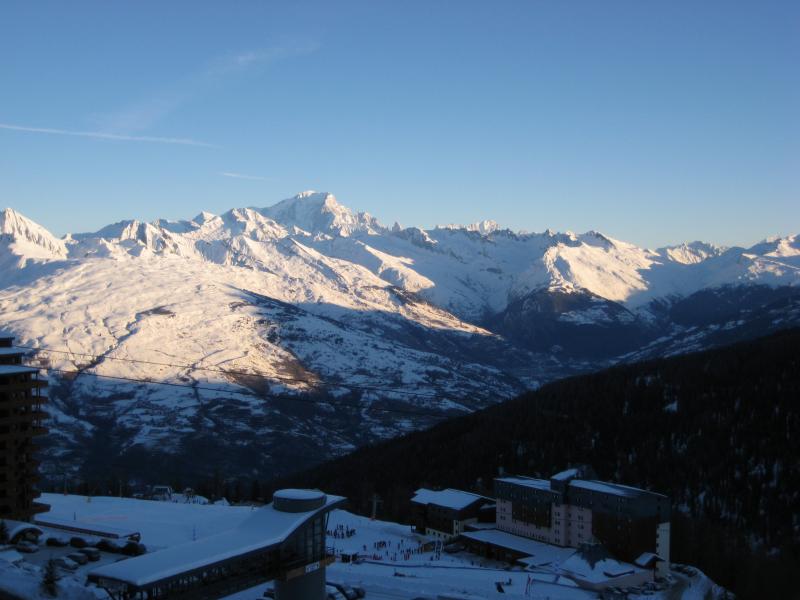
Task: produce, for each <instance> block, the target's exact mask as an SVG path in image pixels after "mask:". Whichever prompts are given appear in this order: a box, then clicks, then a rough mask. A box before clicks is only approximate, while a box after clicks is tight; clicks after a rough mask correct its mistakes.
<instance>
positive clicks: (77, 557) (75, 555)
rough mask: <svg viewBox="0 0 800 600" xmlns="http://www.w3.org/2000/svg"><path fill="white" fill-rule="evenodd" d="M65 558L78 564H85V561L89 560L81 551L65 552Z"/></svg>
mask: <svg viewBox="0 0 800 600" xmlns="http://www.w3.org/2000/svg"><path fill="white" fill-rule="evenodd" d="M67 558H68V559H70V560H71V561H74V562H76V563H78V564H79V565H85V564H86V563H88V562H89V557H88V556H86V555H85V554H82V553H81V552H72V553H70V554H67Z"/></svg>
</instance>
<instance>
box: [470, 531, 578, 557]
mask: <svg viewBox="0 0 800 600" xmlns="http://www.w3.org/2000/svg"><path fill="white" fill-rule="evenodd" d="M461 536H462V537H465V538H467V539H470V540H474V541H476V542H482V543H484V544H492V545H493V546H498V547H500V548H507V549H509V550H513V551H514V552H519V553H520V554H524V555H526V556H527V557H529V558H530V557H533V558H534V559H538V560H540V561H541V564H546V563H547V564H549V563H551V562H557V561H559V560H562V559H563V558H566V557H567V556H569V555H570V554H571V553H572V552H573V550H572V548H560V547H558V546H553V545H552V544H545V543H544V542H537V541H536V540H532V539H530V538H526V537H521V536H518V535H514V534H512V533H508V532H506V531H500V530H499V529H483V530H481V531H467V532H465V533H462V534H461Z"/></svg>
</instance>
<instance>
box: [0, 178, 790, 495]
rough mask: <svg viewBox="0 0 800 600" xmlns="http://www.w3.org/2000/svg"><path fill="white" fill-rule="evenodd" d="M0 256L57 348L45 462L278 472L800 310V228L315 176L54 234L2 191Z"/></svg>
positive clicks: (720, 339)
mask: <svg viewBox="0 0 800 600" xmlns="http://www.w3.org/2000/svg"><path fill="white" fill-rule="evenodd" d="M0 266H2V268H0V314H2V322H0V327H1V328H3V329H4V330H6V331H8V332H10V333H13V334H15V335H16V336H17V337H18V338H19V342H20V343H22V344H23V345H25V346H28V347H30V348H32V349H34V352H35V358H36V359H37V360H38V361H39V362H38V364H40V365H42V366H43V367H46V368H48V369H49V371H48V377H49V379H50V388H49V396H50V402H49V404H48V405H47V410H48V411H49V413H50V415H51V417H52V419H51V421H50V423H49V426H50V430H51V435H50V436H49V437H48V440H47V444H48V445H47V448H46V452H45V456H44V461H43V465H42V469H43V471H44V473H45V475H46V477H49V478H50V479H52V480H53V481H61V480H62V478H63V474H64V472H65V471H66V472H68V473H70V474H72V475H74V476H76V477H83V478H85V477H94V476H96V475H98V474H99V473H103V472H104V471H106V470H107V469H108V467H109V466H113V467H114V468H115V469H117V470H119V471H120V472H123V473H124V474H126V475H127V476H128V477H131V478H138V479H148V480H151V479H155V480H158V479H161V478H164V477H167V476H171V474H172V473H171V472H170V470H171V471H173V472H174V471H180V472H184V473H187V475H188V476H201V475H208V474H211V473H213V472H214V471H216V470H223V471H228V470H229V469H230V468H231V467H230V465H235V469H236V471H237V473H236V474H238V475H245V474H247V475H251V474H253V473H257V474H259V475H260V476H262V477H265V476H269V475H274V474H276V473H280V472H288V471H290V470H294V469H297V468H302V467H305V466H309V465H312V464H314V463H315V462H318V461H319V460H321V459H322V458H323V457H328V456H331V455H334V456H335V455H341V454H345V453H347V452H349V451H351V450H353V449H355V448H357V447H359V446H361V445H363V444H365V443H371V442H374V441H376V440H380V439H387V438H391V437H394V436H397V435H401V434H404V433H408V432H409V431H413V430H414V429H418V428H425V427H428V426H430V425H432V424H433V423H435V422H437V421H439V420H442V419H445V418H449V417H451V416H456V415H461V414H466V413H469V412H471V411H474V410H478V409H481V408H485V407H487V406H489V405H491V404H494V403H496V402H498V401H501V400H504V399H509V398H512V397H514V396H516V395H518V394H520V393H522V392H523V391H525V390H526V389H532V388H535V387H538V386H539V385H541V384H543V383H546V382H548V381H553V380H555V379H560V378H563V377H566V376H570V375H574V374H577V373H582V372H589V371H594V370H597V369H601V368H605V367H607V366H610V365H612V364H614V363H617V362H626V361H633V360H642V359H647V358H653V357H659V356H666V355H674V354H680V353H684V352H688V351H694V350H701V349H704V348H708V347H714V346H718V345H721V344H726V343H731V342H735V341H738V340H742V339H747V338H750V337H753V336H757V335H761V334H764V333H768V332H770V331H775V330H778V329H782V328H786V327H790V326H793V325H794V326H797V325H800V237H798V236H788V237H785V238H774V239H769V240H765V241H764V242H762V243H760V244H757V245H756V246H753V247H750V248H721V247H718V246H715V245H713V244H709V243H702V242H693V243H690V244H682V245H678V246H672V247H666V248H660V249H655V250H651V249H646V248H639V247H637V246H635V245H633V244H630V243H627V242H623V241H620V240H615V239H613V238H611V237H608V236H606V235H604V234H602V233H599V232H596V231H589V232H586V233H583V234H575V233H572V232H565V233H556V232H553V231H549V230H548V231H544V232H541V233H528V232H520V231H511V230H508V229H503V228H501V227H499V226H498V225H497V224H496V223H492V222H482V223H478V224H475V225H468V226H458V225H448V226H443V227H437V228H433V229H428V230H422V229H419V228H415V227H405V228H404V227H401V226H400V225H397V224H395V225H394V226H393V227H386V226H384V225H382V224H381V223H379V222H378V221H377V220H376V219H375V218H374V217H372V216H370V215H369V214H367V213H363V212H356V211H353V210H351V209H349V208H347V207H346V206H344V205H343V204H341V203H340V202H339V201H338V200H337V199H336V198H335V197H334V196H333V195H332V194H328V193H317V192H303V193H301V194H298V195H297V196H295V197H293V198H289V199H287V200H284V201H282V202H279V203H277V204H275V205H273V206H269V207H265V208H253V207H251V208H236V209H232V210H229V211H227V212H225V213H223V214H221V215H214V214H211V213H208V212H201V213H199V214H197V215H196V216H195V217H193V218H190V219H187V220H182V221H167V220H163V219H159V220H155V221H152V222H143V221H137V220H129V221H121V222H119V223H115V224H111V225H108V226H106V227H103V228H101V229H100V230H99V231H95V232H89V233H73V234H68V235H66V236H64V237H63V238H61V239H59V238H56V237H55V236H53V235H52V234H51V233H50V232H48V231H47V230H45V229H44V228H43V227H41V226H39V225H37V224H36V223H33V222H32V221H30V220H29V219H27V218H26V217H24V216H23V215H21V214H19V213H18V212H16V211H14V210H11V209H7V210H5V211H3V212H2V213H0ZM287 453H288V454H290V455H291V456H292V457H293V458H295V460H294V461H291V462H287V461H285V460H283V456H284V455H286V454H287ZM198 458H200V460H198ZM109 463H111V464H110V465H109Z"/></svg>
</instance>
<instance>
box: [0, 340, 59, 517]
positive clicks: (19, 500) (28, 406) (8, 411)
mask: <svg viewBox="0 0 800 600" xmlns="http://www.w3.org/2000/svg"><path fill="white" fill-rule="evenodd" d="M13 341H14V338H13V337H11V336H0V519H15V520H19V521H27V520H30V519H31V517H33V515H35V514H37V513H40V512H45V511H47V510H48V508H49V507H48V506H47V505H45V504H40V503H38V502H35V501H34V500H35V498H36V497H38V495H39V494H38V492H37V491H36V487H35V486H36V482H37V481H38V462H37V460H36V459H35V458H34V453H35V452H36V446H35V444H34V438H35V437H36V436H37V435H41V434H43V433H45V429H44V427H42V422H43V421H44V418H45V416H46V413H45V412H44V411H43V410H42V404H43V403H44V402H45V398H44V396H43V395H42V388H44V387H45V386H46V385H47V382H46V381H43V380H42V379H40V378H39V369H35V368H32V367H26V366H24V365H23V364H22V358H23V356H24V354H25V352H24V350H20V349H18V348H14V346H13Z"/></svg>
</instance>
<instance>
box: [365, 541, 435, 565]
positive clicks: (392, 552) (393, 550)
mask: <svg viewBox="0 0 800 600" xmlns="http://www.w3.org/2000/svg"><path fill="white" fill-rule="evenodd" d="M362 548H363V551H364V554H365V556H369V555H367V554H366V553H367V552H368V549H367V546H366V544H365V545H364V546H363V547H362ZM372 551H373V552H372V555H371V556H369V558H370V559H371V560H390V561H392V562H398V561H400V560H403V561H409V560H412V559H413V558H414V557H415V556H418V555H421V554H424V553H426V552H432V554H433V555H432V556H431V557H430V558H429V559H428V560H441V558H442V544H441V542H437V543H436V544H435V545H434V547H433V549H431V547H430V544H423V543H422V542H417V545H416V546H415V547H414V546H408V545H406V543H405V540H400V541H399V542H395V544H394V547H393V546H392V541H391V540H378V541H377V542H373V544H372Z"/></svg>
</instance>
